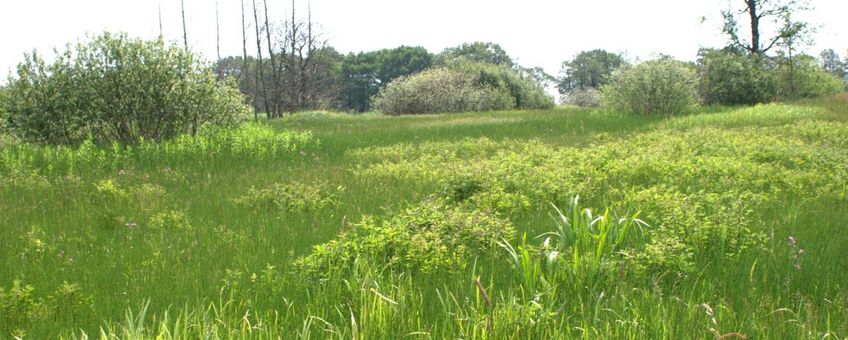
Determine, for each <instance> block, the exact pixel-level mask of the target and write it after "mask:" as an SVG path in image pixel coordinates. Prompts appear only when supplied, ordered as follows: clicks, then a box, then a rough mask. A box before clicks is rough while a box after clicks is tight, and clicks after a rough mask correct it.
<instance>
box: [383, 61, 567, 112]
mask: <svg viewBox="0 0 848 340" xmlns="http://www.w3.org/2000/svg"><path fill="white" fill-rule="evenodd" d="M552 106H553V100H552V99H551V98H550V97H549V96H547V95H546V94H545V91H544V89H543V88H542V87H541V86H540V85H539V84H537V83H536V82H535V81H534V80H532V79H531V78H529V77H524V76H521V75H520V74H519V73H518V72H516V71H515V70H513V69H511V68H508V67H506V66H499V65H493V64H487V63H479V62H470V61H467V60H459V61H454V62H452V63H451V64H449V65H448V66H446V67H440V68H434V69H429V70H426V71H423V72H421V73H418V74H415V75H412V76H409V77H402V78H398V79H396V80H395V81H393V82H391V83H389V84H388V85H387V86H386V87H385V88H383V89H382V90H381V91H380V93H378V94H377V95H376V96H375V97H374V107H375V108H376V109H377V110H379V111H382V112H384V113H387V114H411V113H412V114H414V113H436V112H479V111H490V110H505V109H514V108H518V109H543V108H550V107H552Z"/></svg>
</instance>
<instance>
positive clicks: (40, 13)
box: [0, 0, 848, 81]
mask: <svg viewBox="0 0 848 340" xmlns="http://www.w3.org/2000/svg"><path fill="white" fill-rule="evenodd" d="M0 1H2V2H1V3H0V77H1V78H2V81H5V78H6V77H5V75H6V74H8V72H10V71H11V70H13V69H14V66H15V65H17V63H18V62H20V61H21V60H22V59H23V54H24V52H28V51H31V50H33V49H36V50H38V51H40V52H50V51H52V49H53V48H55V47H59V48H63V47H64V45H65V44H66V43H68V42H72V43H73V42H76V41H77V40H78V39H80V38H81V37H85V35H86V34H91V33H94V34H96V33H99V32H102V31H104V30H108V31H125V32H128V33H129V34H131V35H133V36H141V37H147V38H152V37H155V36H157V35H158V34H159V19H158V18H159V14H158V13H159V8H160V5H161V12H162V18H163V20H162V21H163V26H164V35H165V37H166V38H167V39H169V40H179V41H180V42H181V41H182V25H181V22H180V1H179V0H161V1H160V0H0ZM218 1H219V2H220V5H219V6H220V22H221V50H222V54H223V55H224V56H226V55H241V12H240V9H239V8H240V1H241V0H218ZM250 1H251V0H245V2H246V3H250ZM297 1H298V5H297V6H298V11H299V14H304V15H305V13H306V11H305V7H306V3H307V2H306V0H297ZM185 3H186V16H187V18H188V37H189V44H190V45H191V47H192V49H194V50H195V51H199V52H201V53H202V54H204V55H205V56H206V57H207V58H208V59H214V58H215V54H216V52H215V46H216V43H215V5H214V4H215V0H185ZM738 3H741V0H641V1H635V0H579V1H577V0H523V1H502V0H428V1H408V0H312V5H311V6H312V17H313V21H315V22H317V23H319V24H320V25H321V26H322V29H323V32H324V33H325V36H326V38H328V39H329V43H330V45H331V46H333V47H335V48H336V49H337V50H339V51H340V52H343V53H347V52H360V51H370V50H376V49H381V48H390V47H396V46H399V45H411V46H424V47H425V48H427V49H428V50H430V51H431V52H434V53H435V52H439V51H441V50H442V49H444V48H446V47H451V46H456V45H459V44H461V43H463V42H471V41H491V42H496V43H499V44H500V45H501V46H503V48H504V49H505V50H506V51H507V52H508V53H509V54H510V55H511V56H512V57H513V58H514V59H517V60H518V62H519V63H520V64H521V65H524V66H530V67H533V66H541V67H544V68H545V69H546V70H547V71H548V72H549V73H553V74H556V73H557V72H559V69H560V64H561V63H562V61H564V60H567V59H570V58H571V57H572V56H573V55H574V54H575V53H577V52H580V51H583V50H588V49H594V48H603V49H606V50H608V51H612V52H621V53H625V55H626V56H627V57H628V58H630V59H635V58H641V59H646V58H650V57H651V56H652V55H654V54H656V53H663V54H669V55H672V56H674V57H677V58H679V59H683V60H694V59H695V56H696V53H697V50H698V48H699V47H702V46H703V47H720V46H722V45H723V44H724V42H725V39H724V37H723V36H721V34H720V33H719V28H720V26H721V20H720V17H719V12H720V10H721V9H724V8H727V6H728V5H729V4H733V5H738ZM811 3H812V5H813V6H814V7H815V10H814V11H812V12H810V13H808V14H807V15H806V16H805V17H804V18H805V19H807V20H808V21H810V22H812V23H813V24H815V25H816V26H818V32H817V33H816V35H815V45H813V46H811V47H809V48H808V52H809V53H811V54H815V55H818V53H819V52H820V51H821V50H822V49H824V48H833V49H835V50H837V51H838V52H839V54H840V55H842V56H845V54H846V50H848V20H846V19H845V14H846V13H848V1H846V0H813V1H811ZM268 5H269V7H270V8H269V12H270V14H271V17H272V20H274V19H273V18H278V19H282V18H283V17H284V16H285V15H286V12H287V11H288V10H289V8H290V7H291V1H290V0H289V1H279V0H268ZM250 14H252V13H250ZM703 19H706V20H705V21H703ZM253 46H254V47H255V42H254V45H253Z"/></svg>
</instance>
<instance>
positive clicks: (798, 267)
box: [793, 263, 801, 270]
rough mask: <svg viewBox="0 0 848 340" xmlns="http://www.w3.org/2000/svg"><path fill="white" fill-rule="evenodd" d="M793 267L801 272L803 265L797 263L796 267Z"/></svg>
mask: <svg viewBox="0 0 848 340" xmlns="http://www.w3.org/2000/svg"><path fill="white" fill-rule="evenodd" d="M793 267H795V270H801V265H800V264H797V263H796V264H795V265H793Z"/></svg>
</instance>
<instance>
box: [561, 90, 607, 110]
mask: <svg viewBox="0 0 848 340" xmlns="http://www.w3.org/2000/svg"><path fill="white" fill-rule="evenodd" d="M565 103H566V104H571V105H577V106H580V107H597V106H601V93H600V92H599V91H598V90H597V89H594V88H591V87H587V88H584V89H578V90H574V91H571V92H570V93H569V94H568V95H566V96H565Z"/></svg>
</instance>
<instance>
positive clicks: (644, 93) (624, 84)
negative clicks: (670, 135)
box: [601, 60, 698, 116]
mask: <svg viewBox="0 0 848 340" xmlns="http://www.w3.org/2000/svg"><path fill="white" fill-rule="evenodd" d="M697 82H698V81H697V77H696V75H695V73H694V72H693V71H692V70H690V69H689V68H688V67H687V66H686V65H685V64H683V63H680V62H677V61H672V60H656V61H648V62H644V63H642V64H639V65H637V66H635V67H633V68H630V69H626V70H622V71H620V72H617V73H615V74H613V76H612V79H611V80H610V83H609V84H608V85H606V86H604V87H603V88H602V90H601V96H602V97H603V102H604V104H605V105H607V106H608V107H610V108H611V109H613V110H616V111H620V112H626V113H632V114H639V115H666V116H671V115H680V114H686V113H689V112H692V111H693V110H694V109H695V108H696V107H697V106H698V92H697Z"/></svg>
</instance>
